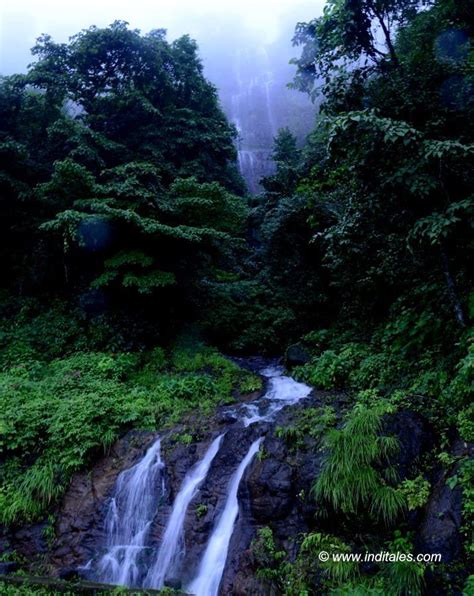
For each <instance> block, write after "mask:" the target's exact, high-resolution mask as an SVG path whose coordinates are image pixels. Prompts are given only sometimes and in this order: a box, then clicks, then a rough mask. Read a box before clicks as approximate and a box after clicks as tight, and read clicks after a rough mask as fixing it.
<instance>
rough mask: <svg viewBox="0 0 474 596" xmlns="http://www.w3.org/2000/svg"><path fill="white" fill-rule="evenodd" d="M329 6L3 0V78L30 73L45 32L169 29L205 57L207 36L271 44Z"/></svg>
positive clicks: (317, 1) (283, 0)
mask: <svg viewBox="0 0 474 596" xmlns="http://www.w3.org/2000/svg"><path fill="white" fill-rule="evenodd" d="M323 4H324V0H312V1H309V0H236V1H235V2H226V1H225V0H78V1H77V0H76V1H75V2H67V1H65V0H0V74H12V73H14V72H21V71H24V70H25V69H26V66H27V64H28V63H29V62H31V55H30V52H29V50H30V48H31V47H32V46H33V45H34V42H35V39H36V38H37V37H38V36H39V35H40V34H41V33H49V34H50V35H52V37H53V38H54V39H55V40H56V41H66V40H67V38H68V37H69V36H71V35H73V34H74V33H77V32H78V31H79V30H81V29H84V28H86V27H89V26H90V25H97V26H106V25H108V24H110V23H111V22H112V21H114V20H116V19H121V20H125V21H128V22H129V23H130V25H131V26H132V27H134V28H138V29H141V30H142V31H143V32H145V33H146V32H148V31H150V30H151V29H158V28H165V29H167V30H168V33H169V38H170V39H173V38H175V37H178V36H179V35H182V34H184V33H189V34H191V36H192V37H194V38H195V39H197V41H198V43H200V45H201V46H202V48H203V53H204V54H205V52H206V37H207V35H211V36H215V35H216V33H218V31H219V29H220V28H221V27H224V28H228V27H229V23H231V24H232V27H234V26H235V29H236V30H241V31H242V34H243V35H242V39H244V38H245V37H247V38H248V37H249V35H250V36H251V37H255V38H259V39H261V41H262V42H263V43H271V42H272V41H274V39H275V38H276V37H277V36H278V33H279V32H280V31H281V30H282V29H284V30H285V31H286V30H289V29H292V28H293V27H294V24H296V22H298V21H306V20H309V19H311V18H314V17H315V16H318V15H319V14H321V11H322V6H323ZM204 58H206V56H205V55H204Z"/></svg>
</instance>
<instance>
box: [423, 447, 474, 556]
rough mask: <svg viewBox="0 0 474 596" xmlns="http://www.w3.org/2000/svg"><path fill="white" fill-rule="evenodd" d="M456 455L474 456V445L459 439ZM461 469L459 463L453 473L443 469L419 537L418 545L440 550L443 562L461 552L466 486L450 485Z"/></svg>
mask: <svg viewBox="0 0 474 596" xmlns="http://www.w3.org/2000/svg"><path fill="white" fill-rule="evenodd" d="M451 453H452V455H453V456H468V457H471V458H472V457H473V456H474V445H472V444H471V445H466V444H465V443H464V442H463V441H461V440H458V441H456V442H455V443H454V445H453V449H452V451H451ZM458 471H459V464H458V465H456V466H455V467H454V469H453V470H451V471H450V472H449V473H446V472H444V471H440V473H439V474H438V479H437V482H436V483H435V485H434V487H433V490H432V492H431V495H430V499H429V501H428V505H427V506H426V509H425V515H424V519H423V521H422V522H421V525H420V528H419V532H418V533H417V537H416V548H417V551H418V552H420V553H440V554H441V557H442V561H443V563H449V562H451V561H453V560H455V559H456V558H457V557H459V555H460V554H461V550H462V540H461V533H460V530H461V525H462V505H463V503H462V498H463V496H462V487H461V486H460V485H459V484H457V485H456V486H454V487H453V488H450V486H449V485H448V481H449V478H452V477H453V476H454V475H456V474H457V473H458Z"/></svg>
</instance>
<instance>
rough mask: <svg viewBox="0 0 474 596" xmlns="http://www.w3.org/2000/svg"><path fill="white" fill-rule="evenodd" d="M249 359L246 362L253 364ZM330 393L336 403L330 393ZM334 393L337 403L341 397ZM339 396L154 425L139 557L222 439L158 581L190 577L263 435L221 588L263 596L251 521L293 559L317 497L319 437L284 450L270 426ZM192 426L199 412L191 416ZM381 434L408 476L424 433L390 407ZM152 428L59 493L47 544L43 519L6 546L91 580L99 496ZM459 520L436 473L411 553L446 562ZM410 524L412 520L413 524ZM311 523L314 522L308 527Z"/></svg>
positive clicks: (422, 448) (100, 525) (427, 440)
mask: <svg viewBox="0 0 474 596" xmlns="http://www.w3.org/2000/svg"><path fill="white" fill-rule="evenodd" d="M260 365H261V363H260V362H257V361H256V362H255V366H256V367H258V366H260ZM338 400H339V401H338ZM341 400H342V401H341ZM344 400H345V397H344V396H343V395H342V394H340V395H334V396H333V395H332V394H330V393H319V392H313V393H312V394H311V395H310V396H309V397H307V398H305V399H303V400H301V401H300V402H298V403H296V404H294V405H292V406H291V407H287V408H284V409H282V410H280V411H279V412H278V413H277V415H276V417H275V419H274V420H272V422H263V421H261V422H258V423H256V424H252V425H250V426H248V427H245V426H243V424H242V422H239V421H238V419H236V417H235V416H230V415H229V413H228V410H227V409H226V408H222V410H220V411H218V412H216V414H215V415H214V416H213V417H212V418H210V419H208V420H207V421H206V427H207V431H206V432H205V433H204V434H203V435H202V436H200V437H199V440H198V441H195V442H193V443H192V444H187V443H183V442H180V439H179V437H180V436H181V435H182V432H183V428H184V427H182V426H180V427H178V428H175V429H172V430H170V431H167V432H166V433H160V436H161V448H162V457H163V460H164V461H165V462H166V468H165V472H164V474H165V486H166V491H165V493H166V494H165V498H164V502H163V503H161V505H160V507H159V508H158V509H157V513H156V516H155V518H154V520H153V522H152V525H151V527H150V531H149V540H148V541H147V549H148V551H147V553H148V554H147V555H146V556H147V557H148V558H149V560H150V561H151V560H152V558H153V556H155V555H156V552H157V551H158V548H159V545H160V544H161V540H162V537H163V533H164V530H165V527H166V522H167V520H168V519H169V515H170V512H171V509H172V505H173V502H174V500H175V498H176V495H177V494H178V492H179V490H180V487H181V486H182V483H183V480H184V478H185V476H186V474H187V473H188V472H189V470H190V469H191V468H192V467H193V465H194V464H195V463H196V462H198V461H201V460H202V458H203V456H204V454H205V453H206V451H207V449H208V447H209V445H210V443H211V441H212V440H214V439H215V438H216V437H217V436H218V435H220V434H221V433H225V435H224V438H223V439H222V443H221V447H220V449H219V451H218V452H217V454H216V455H215V459H214V460H213V465H212V466H211V467H210V469H209V473H208V475H207V476H206V478H205V480H204V481H203V482H202V484H201V485H200V487H199V490H198V491H197V493H196V495H195V496H194V498H193V499H192V500H191V502H190V504H189V507H188V509H187V512H186V517H185V523H184V535H185V541H184V545H183V546H184V553H185V555H184V558H183V560H182V563H181V568H180V569H176V570H175V572H174V571H173V574H172V575H170V576H169V578H168V580H167V582H166V583H167V585H171V586H172V587H174V588H177V589H179V588H185V587H186V585H187V584H188V582H190V581H191V580H192V579H193V578H194V577H195V575H196V572H197V570H198V567H199V563H200V561H201V558H202V555H203V552H204V550H205V548H206V545H207V543H208V540H209V538H210V536H211V533H212V531H213V528H214V526H215V524H216V521H217V520H218V519H219V517H220V514H221V512H222V511H223V509H224V506H225V501H226V494H227V491H228V486H229V483H230V481H231V478H232V476H233V474H234V472H235V470H236V468H237V467H238V465H239V463H240V462H241V461H242V459H243V458H244V457H245V454H246V453H247V451H248V449H249V447H250V445H251V444H252V443H253V442H254V441H255V440H256V439H257V438H258V437H261V436H264V441H263V443H262V449H261V451H260V453H259V455H257V456H256V457H255V459H254V460H253V461H252V463H251V465H250V466H249V467H248V469H247V470H246V472H245V475H244V476H243V479H242V482H241V483H240V485H239V492H238V497H239V515H238V517H237V520H236V523H235V527H234V530H233V534H232V537H231V541H230V545H229V551H228V557H227V562H226V567H225V571H224V575H223V577H222V582H221V588H220V594H232V595H242V596H244V595H246V596H247V595H249V596H250V595H251V596H254V595H255V596H259V595H269V594H271V593H272V592H271V590H270V589H269V588H268V586H263V585H261V584H260V582H259V581H258V579H257V578H256V577H255V561H254V558H253V553H252V541H253V540H254V538H255V537H256V535H257V532H258V530H259V529H260V528H263V527H265V526H270V527H271V529H272V531H273V535H274V537H275V540H276V542H277V544H278V545H279V546H281V547H283V548H285V549H286V550H287V552H288V553H289V555H290V558H294V557H295V556H296V554H297V549H298V537H299V535H300V534H302V533H304V532H308V531H315V528H319V529H320V530H321V529H322V530H323V531H326V530H325V529H324V528H323V527H322V525H321V524H322V523H323V522H322V521H321V520H320V519H319V518H318V517H317V516H316V513H317V507H318V504H317V503H315V501H314V499H313V498H312V496H311V488H312V485H313V483H314V480H315V478H317V476H318V474H319V472H320V470H321V468H322V466H323V463H324V457H325V454H324V453H323V452H322V451H321V445H320V444H319V443H318V441H316V440H314V439H310V438H307V440H306V441H305V445H304V448H302V449H299V450H295V449H292V448H291V446H289V445H288V444H287V443H286V442H285V441H284V440H283V439H281V438H279V437H277V436H276V434H275V429H276V428H277V427H278V426H282V427H285V426H291V425H292V424H293V423H294V422H295V420H296V419H297V417H298V415H299V412H300V411H301V409H304V408H307V407H319V406H321V405H324V404H325V403H328V402H329V401H330V402H331V403H332V404H333V405H334V406H335V407H336V409H338V410H339V409H340V408H341V407H342V406H341V404H342V405H344V404H345V401H344ZM195 422H196V424H197V425H198V427H199V429H200V430H202V429H203V428H204V424H203V421H202V420H196V421H195ZM384 422H385V428H384V432H387V433H389V434H393V435H396V436H397V437H398V438H399V440H400V443H401V449H400V453H399V455H398V456H397V460H396V461H395V462H394V463H395V464H396V465H397V467H398V469H399V472H400V475H401V477H402V478H403V477H405V476H406V475H409V474H410V471H411V470H412V469H413V464H414V463H415V462H416V461H418V460H419V458H420V456H421V455H423V453H425V452H426V451H427V450H428V449H429V448H430V447H431V445H432V443H433V435H432V433H431V431H430V429H429V428H428V427H427V425H426V423H425V422H424V421H423V419H422V418H420V417H419V416H417V415H416V414H413V413H411V412H398V413H396V414H393V415H391V416H388V417H387V418H386V419H385V421H384ZM156 436H157V435H156V433H144V432H141V433H140V432H131V433H129V434H128V435H126V436H125V437H124V438H122V439H121V440H120V441H118V442H117V443H116V444H115V445H114V447H113V449H112V450H111V452H110V454H108V455H107V456H106V457H103V458H102V459H100V460H99V461H98V463H97V464H96V465H95V466H94V467H93V469H92V471H91V472H89V473H87V472H84V473H80V474H77V475H76V476H75V478H74V479H73V482H72V483H71V486H70V489H69V490H68V492H67V494H66V497H65V499H64V501H63V503H62V505H61V507H60V509H59V510H58V511H57V512H56V518H57V520H58V522H57V524H56V535H57V539H56V541H55V543H54V545H53V547H52V549H50V550H49V552H48V548H47V545H46V541H45V540H44V536H43V526H41V525H37V526H33V527H28V528H23V529H21V530H18V531H17V532H16V533H15V535H14V536H13V537H11V538H12V540H11V544H12V545H13V547H14V548H17V550H18V552H19V553H21V554H26V555H27V556H28V554H29V555H31V557H33V556H34V555H37V554H38V553H43V554H44V555H46V554H47V555H48V560H47V562H48V564H49V565H50V566H51V568H52V569H53V570H54V573H55V574H56V575H59V576H64V575H65V574H66V575H67V576H68V577H69V575H70V576H71V577H72V576H74V574H75V573H79V574H80V575H83V576H85V577H88V578H89V579H94V576H93V573H91V572H88V571H87V570H84V569H83V567H84V566H85V565H86V564H87V563H88V561H90V560H91V559H92V558H93V557H95V559H96V560H97V558H98V557H100V556H101V555H102V554H103V552H105V545H106V537H105V535H104V519H105V514H106V510H107V503H108V498H109V497H110V496H111V495H112V494H113V490H114V486H115V483H116V480H117V477H118V475H119V474H120V472H122V471H123V470H126V469H128V468H130V467H131V466H133V465H134V464H136V463H137V462H138V461H140V459H141V458H142V457H143V455H144V454H145V452H146V450H147V449H148V447H149V446H150V445H151V444H152V443H153V442H154V441H155V439H156ZM330 523H331V527H330V528H328V529H327V531H330V532H331V533H334V534H338V533H339V532H343V530H342V528H343V526H344V522H343V520H340V519H338V518H337V516H333V517H331V521H330ZM460 524H461V492H460V488H459V487H456V488H455V489H454V490H451V489H449V487H448V486H447V485H446V482H445V478H440V479H439V481H438V482H437V483H436V484H435V486H434V490H433V493H432V496H431V499H430V502H429V504H428V506H427V509H426V512H425V518H424V520H423V522H422V524H421V526H420V527H419V528H417V529H418V530H419V531H418V532H417V536H418V542H417V548H418V550H419V551H420V552H440V553H442V555H443V560H446V561H450V560H453V559H454V558H455V557H456V556H457V555H458V554H459V549H460V540H459V527H460ZM417 525H418V523H417ZM316 531H318V530H316Z"/></svg>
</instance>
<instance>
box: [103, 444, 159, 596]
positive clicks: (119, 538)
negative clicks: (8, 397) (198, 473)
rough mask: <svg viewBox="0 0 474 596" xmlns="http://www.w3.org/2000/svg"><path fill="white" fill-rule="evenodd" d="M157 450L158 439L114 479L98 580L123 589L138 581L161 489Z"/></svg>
mask: <svg viewBox="0 0 474 596" xmlns="http://www.w3.org/2000/svg"><path fill="white" fill-rule="evenodd" d="M160 447H161V441H160V439H158V440H157V441H155V443H154V444H153V445H152V446H151V447H150V448H149V449H148V451H147V452H146V454H145V457H144V458H143V459H142V460H141V461H140V462H138V463H137V464H136V465H135V466H133V467H132V468H130V469H129V470H125V471H124V472H122V473H121V474H120V476H119V477H118V479H117V483H116V488H115V494H114V496H113V497H112V498H111V499H110V503H109V507H108V510H107V515H106V518H105V530H106V535H107V545H108V551H107V552H106V554H105V555H104V556H103V557H102V559H101V560H100V561H99V571H98V578H99V579H101V580H102V581H104V582H107V583H111V584H119V585H125V586H134V585H136V584H137V582H138V579H139V575H140V570H139V558H140V555H141V554H142V551H143V549H144V547H145V543H146V538H147V533H148V531H149V529H150V524H151V522H152V520H153V517H154V515H155V511H156V506H157V503H159V500H160V497H162V496H163V494H164V490H165V488H164V483H163V468H164V464H163V462H162V460H161V455H160Z"/></svg>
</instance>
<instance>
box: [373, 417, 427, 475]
mask: <svg viewBox="0 0 474 596" xmlns="http://www.w3.org/2000/svg"><path fill="white" fill-rule="evenodd" d="M384 433H386V434H389V435H394V436H396V437H397V438H398V440H399V442H400V450H399V452H398V454H397V455H396V456H395V458H394V464H395V465H396V467H397V470H398V473H399V476H400V478H401V479H402V480H403V479H405V478H407V477H411V472H412V471H413V469H414V466H416V464H418V463H419V461H420V457H421V456H422V455H423V454H424V453H426V452H427V451H429V450H430V449H431V448H432V447H433V444H434V441H435V437H434V433H433V431H432V429H431V428H430V427H429V425H428V423H427V422H426V420H425V419H424V418H423V417H422V416H420V415H418V414H416V413H415V412H411V411H408V410H402V411H400V412H396V413H395V414H390V415H388V416H386V417H385V420H384Z"/></svg>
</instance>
